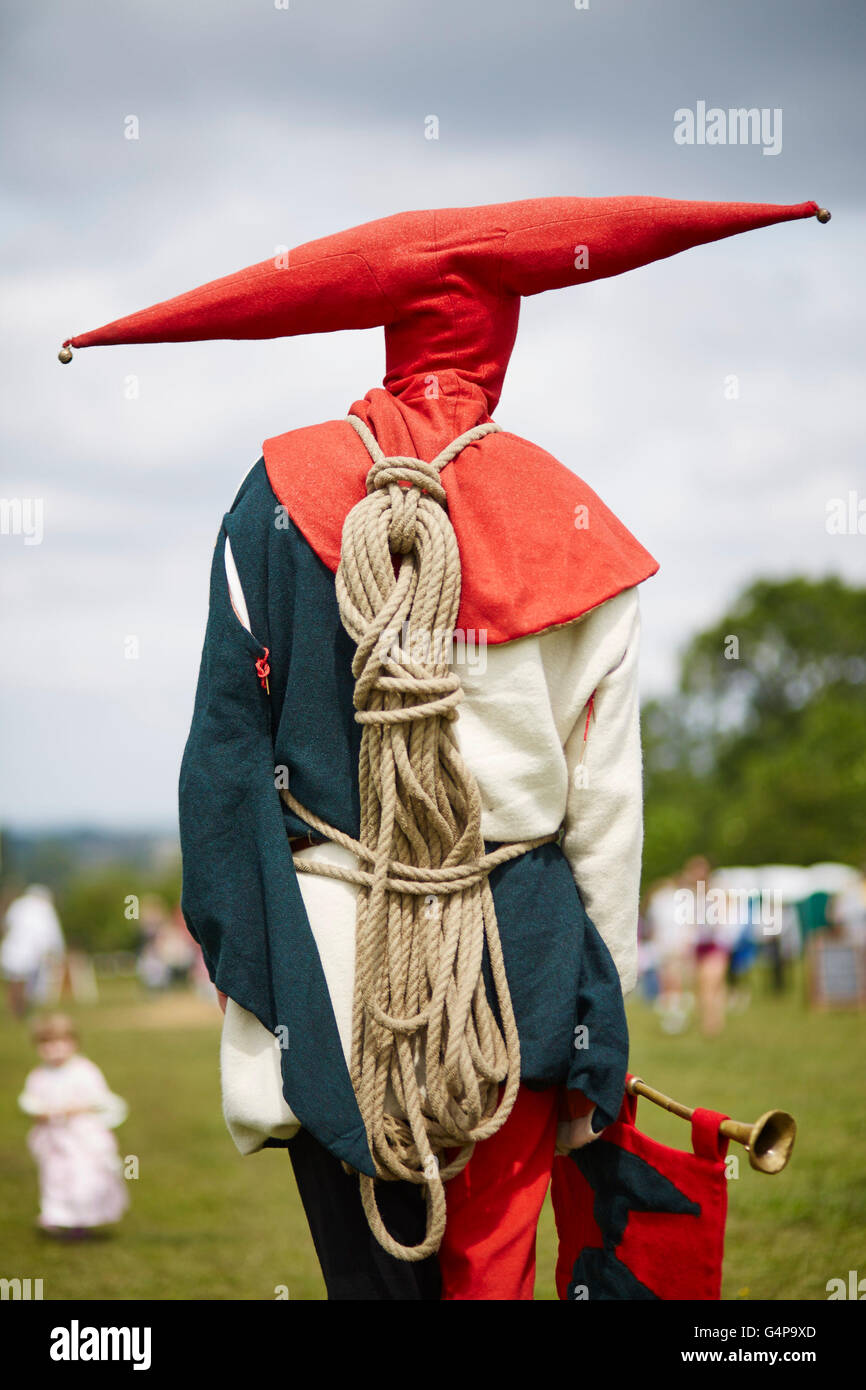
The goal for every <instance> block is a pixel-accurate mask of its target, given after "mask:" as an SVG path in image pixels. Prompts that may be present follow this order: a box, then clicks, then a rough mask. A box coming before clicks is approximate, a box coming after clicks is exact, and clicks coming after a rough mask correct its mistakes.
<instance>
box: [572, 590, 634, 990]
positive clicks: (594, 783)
mask: <svg viewBox="0 0 866 1390" xmlns="http://www.w3.org/2000/svg"><path fill="white" fill-rule="evenodd" d="M602 607H603V608H608V611H609V612H610V611H611V610H610V608H609V606H608V605H603V606H602ZM617 608H618V610H619V611H618V612H617V614H616V617H617V624H616V632H617V634H618V641H617V643H616V646H617V647H618V649H619V654H618V659H617V660H616V661H615V664H614V665H612V666H610V667H609V669H608V670H607V671H606V672H605V674H604V675H603V677H602V678H601V679H600V680H599V682H598V685H597V686H596V687H595V694H594V698H593V711H592V717H591V718H590V721H589V726H588V728H587V713H588V709H587V705H584V707H583V709H582V710H581V711H580V713H579V714H578V716H577V719H576V720H575V723H574V726H573V728H572V730H571V733H570V734H569V736H568V739H567V741H566V744H565V753H566V761H567V764H568V776H569V783H568V795H567V801H566V813H565V821H564V827H565V829H564V836H563V841H562V849H563V852H564V854H565V856H566V858H567V859H568V861H569V864H570V865H571V869H572V873H573V874H574V877H575V881H576V883H577V885H578V887H579V889H580V894H581V898H582V899H583V904H584V907H585V908H586V911H587V913H588V914H589V916H590V918H591V919H592V921H593V923H594V924H595V926H596V928H597V930H598V932H599V934H600V936H601V937H602V939H603V941H604V943H605V945H606V946H607V948H608V950H609V951H610V953H611V955H612V957H613V960H614V963H615V965H616V967H617V970H618V971H619V976H620V981H621V983H622V988H623V993H624V994H627V993H629V991H631V990H632V989H634V986H635V984H636V982H637V919H638V902H639V897H640V871H641V850H642V844H643V787H642V762H641V744H640V710H639V697H638V647H639V640H640V607H639V603H638V595H637V589H636V588H635V589H631V590H629V591H628V592H627V594H625V595H621V596H620V600H619V602H618V604H617ZM596 611H597V612H598V613H599V614H600V613H601V611H602V610H601V609H599V610H596ZM591 616H592V615H591ZM611 635H612V634H608V642H609V641H610V636H611ZM584 736H586V737H585V741H584Z"/></svg>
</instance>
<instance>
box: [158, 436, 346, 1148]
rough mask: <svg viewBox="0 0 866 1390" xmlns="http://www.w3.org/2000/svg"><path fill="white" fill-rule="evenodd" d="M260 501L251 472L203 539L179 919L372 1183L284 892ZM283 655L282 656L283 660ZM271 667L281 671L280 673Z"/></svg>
mask: <svg viewBox="0 0 866 1390" xmlns="http://www.w3.org/2000/svg"><path fill="white" fill-rule="evenodd" d="M273 516H274V512H273V494H272V492H271V490H270V485H269V483H268V481H267V475H266V474H265V472H264V466H263V464H258V465H256V467H255V468H254V469H253V470H252V473H251V474H250V475H249V476H248V478H247V480H246V482H245V483H244V485H243V487H242V488H241V491H240V493H239V494H238V497H237V499H236V501H235V504H234V506H233V508H232V510H231V512H230V513H229V514H228V515H227V516H226V517H225V519H224V521H223V525H222V527H221V529H220V534H219V536H218V538H217V542H216V547H215V550H214V557H213V564H212V569H211V583H210V606H209V615H208V623H207V631H206V635H205V642H204V650H203V653H202V660H201V669H200V673H199V680H198V686H197V690H196V697H195V707H194V712H193V718H192V726H191V728H190V733H189V737H188V740H187V744H186V748H185V751H184V755H183V761H182V765H181V771H180V787H179V809H180V834H181V851H182V855H183V894H182V908H183V913H184V917H185V919H186V922H187V925H188V927H189V929H190V932H191V933H192V935H193V936H194V937H195V938H196V940H197V941H198V942H199V944H200V945H201V948H202V952H203V954H204V959H205V963H206V965H207V968H208V972H209V974H210V977H211V979H212V980H213V982H214V984H215V985H216V987H217V988H218V989H220V990H222V991H223V992H224V993H225V994H227V995H229V997H230V998H232V999H234V1000H235V1001H236V1003H238V1004H240V1005H241V1007H242V1008H244V1009H247V1010H248V1011H249V1012H250V1013H252V1014H254V1015H255V1016H256V1018H258V1019H259V1021H260V1022H261V1023H262V1024H263V1025H264V1026H265V1027H266V1028H268V1029H269V1030H271V1031H274V1030H276V1029H277V1028H281V1029H287V1033H281V1037H288V1046H287V1047H286V1048H285V1049H284V1051H283V1053H282V1070H283V1090H284V1093H285V1096H286V1100H287V1101H288V1103H289V1105H290V1106H291V1108H292V1109H293V1111H294V1113H295V1114H296V1116H297V1117H298V1120H299V1121H300V1123H301V1124H302V1125H303V1126H304V1127H305V1128H309V1129H310V1130H311V1131H312V1132H313V1133H314V1134H315V1135H316V1137H317V1138H318V1139H319V1140H320V1142H322V1143H324V1144H325V1145H326V1147H328V1148H330V1149H331V1150H332V1152H334V1153H336V1154H338V1156H339V1157H341V1158H345V1159H346V1161H347V1162H349V1163H351V1164H352V1166H353V1167H355V1168H358V1169H360V1170H361V1171H364V1172H367V1173H370V1174H371V1175H372V1173H373V1167H372V1161H371V1159H370V1155H369V1149H368V1146H367V1140H366V1135H365V1133H364V1127H363V1123H362V1121H361V1117H360V1113H359V1111H358V1107H357V1103H356V1101H355V1096H354V1092H353V1089H352V1085H351V1081H350V1078H349V1074H348V1070H347V1068H346V1064H345V1059H344V1056H343V1052H342V1048H341V1046H340V1040H339V1034H338V1031H337V1025H336V1021H335V1018H334V1012H333V1008H332V1006H331V1000H330V996H329V993H328V988H327V982H326V980H325V975H324V972H323V969H322V965H321V961H320V959H319V955H318V952H317V950H316V945H315V940H314V937H313V934H312V931H311V929H310V925H309V921H308V919H307V915H306V910H305V908H304V902H303V898H302V897H301V893H300V889H299V887H298V881H297V874H296V872H295V868H294V864H293V861H292V855H291V851H290V848H289V844H288V839H287V834H286V822H285V819H284V816H283V810H282V802H281V799H280V796H279V791H278V790H277V786H276V781H275V768H274V763H275V757H274V742H273V736H272V720H273V712H272V710H273V702H274V701H275V700H278V701H280V700H281V695H282V692H280V691H278V690H275V689H274V686H273V684H272V685H271V692H270V695H269V694H268V693H267V692H266V691H265V689H264V688H263V686H262V683H261V679H260V675H259V672H258V671H257V668H256V663H257V661H259V660H261V659H263V658H265V656H266V649H268V650H271V649H273V647H274V646H275V645H277V644H280V646H281V648H282V649H284V648H285V646H286V645H287V644H289V643H290V642H291V639H292V634H291V630H290V623H289V621H288V619H287V621H286V623H285V625H284V630H282V631H280V632H273V633H272V632H270V631H269V630H268V590H269V584H270V583H271V582H273V580H274V578H275V576H274V573H273V568H274V566H275V565H279V564H284V565H285V564H290V563H291V555H292V551H291V547H290V546H288V545H282V546H279V545H276V546H275V543H274V535H273V532H274V527H273ZM228 535H230V536H231V545H232V552H233V555H234V558H235V561H236V563H237V565H238V570H239V573H240V575H241V580H242V584H243V590H244V596H245V598H246V601H247V606H248V609H249V617H250V626H251V629H252V631H248V630H247V629H246V627H245V626H244V625H243V623H242V622H241V621H240V619H239V618H238V616H237V614H236V613H235V611H234V609H233V607H232V604H231V599H230V596H229V589H228V583H227V579H226V572H225V542H226V537H227V536H228ZM283 655H284V650H283ZM280 664H281V665H282V666H283V667H285V661H283V662H282V663H280Z"/></svg>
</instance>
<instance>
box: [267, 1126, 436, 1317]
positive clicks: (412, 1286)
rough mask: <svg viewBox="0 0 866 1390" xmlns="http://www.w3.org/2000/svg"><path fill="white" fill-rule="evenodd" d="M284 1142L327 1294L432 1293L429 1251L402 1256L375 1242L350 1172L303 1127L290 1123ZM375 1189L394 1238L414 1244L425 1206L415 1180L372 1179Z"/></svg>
mask: <svg viewBox="0 0 866 1390" xmlns="http://www.w3.org/2000/svg"><path fill="white" fill-rule="evenodd" d="M288 1149H289V1157H290V1159H291V1160H292V1169H293V1170H294V1174H295V1181H296V1183H297V1184H298V1191H299V1192H300V1194H301V1201H302V1202H303V1204H304V1211H305V1213H306V1216H307V1221H308V1223H309V1227H310V1233H311V1235H312V1237H313V1244H314V1245H315V1247H316V1254H317V1256H318V1259H319V1264H320V1265H321V1267H322V1275H323V1276H324V1280H325V1285H326V1287H327V1290H328V1298H329V1299H365V1300H373V1299H375V1300H378V1299H427V1300H436V1301H438V1300H439V1298H440V1297H441V1292H442V1281H441V1277H440V1273H439V1263H438V1260H437V1259H436V1256H435V1255H431V1256H430V1257H429V1258H428V1259H426V1260H417V1261H416V1262H415V1263H409V1262H407V1261H406V1260H396V1259H395V1258H394V1256H393V1255H389V1254H388V1253H387V1251H386V1250H383V1249H382V1247H381V1245H380V1244H379V1242H378V1241H377V1240H376V1237H375V1236H374V1235H373V1233H372V1231H371V1230H370V1227H369V1226H368V1225H367V1218H366V1216H365V1215H364V1208H363V1206H362V1204H361V1193H360V1187H359V1183H358V1178H357V1175H356V1174H350V1173H347V1172H346V1171H345V1170H344V1168H343V1165H342V1163H341V1162H340V1160H339V1159H338V1158H334V1156H333V1154H330V1153H329V1152H328V1150H327V1149H325V1148H323V1146H322V1145H321V1144H320V1143H319V1142H318V1140H317V1139H314V1138H313V1136H312V1134H310V1133H309V1131H308V1130H305V1129H300V1130H298V1133H297V1134H296V1135H295V1136H294V1138H293V1139H291V1140H290V1141H289V1145H288ZM376 1197H377V1200H378V1204H379V1210H380V1212H381V1213H382V1218H383V1220H384V1222H385V1226H386V1227H387V1229H388V1230H389V1231H390V1233H391V1235H392V1236H394V1238H395V1240H399V1241H400V1242H401V1244H403V1245H417V1244H418V1243H419V1241H420V1240H421V1239H422V1237H423V1235H424V1224H425V1212H426V1208H425V1204H424V1195H423V1193H422V1190H421V1188H420V1187H418V1186H416V1185H415V1184H413V1183H404V1182H379V1183H377V1184H376Z"/></svg>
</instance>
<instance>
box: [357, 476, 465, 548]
mask: <svg viewBox="0 0 866 1390" xmlns="http://www.w3.org/2000/svg"><path fill="white" fill-rule="evenodd" d="M386 489H387V492H388V503H389V507H390V512H391V517H390V521H389V525H388V548H389V549H390V551H391V553H392V554H393V555H408V554H409V553H410V551H411V550H412V548H413V546H414V545H415V528H416V523H417V519H418V506H419V503H420V501H421V498H422V496H424V495H425V494H426V495H428V496H429V497H431V498H432V499H433V501H434V502H437V503H438V504H439V505H440V506H442V507H444V506H445V503H446V493H445V489H444V487H443V486H442V482H441V480H440V478H439V469H438V467H437V466H436V464H435V463H428V462H427V461H426V460H425V459H416V458H409V457H405V456H403V455H401V454H395V455H392V456H391V457H390V458H388V457H384V456H383V457H382V458H381V459H377V460H376V461H375V463H374V464H373V466H372V468H371V469H370V471H369V473H368V474H367V495H368V496H370V495H371V494H372V493H374V492H384V491H385V490H386Z"/></svg>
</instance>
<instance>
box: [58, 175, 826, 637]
mask: <svg viewBox="0 0 866 1390" xmlns="http://www.w3.org/2000/svg"><path fill="white" fill-rule="evenodd" d="M814 216H817V217H818V219H819V220H820V221H827V220H828V219H829V216H830V214H829V213H828V212H826V211H825V210H824V209H821V208H819V206H818V204H817V203H814V202H807V203H797V204H793V205H791V206H778V205H773V204H762V203H706V202H693V201H683V200H677V199H665V198H646V197H632V198H629V197H619V198H531V199H527V200H524V201H520V202H512V203H498V204H491V205H488V206H481V207H471V208H444V209H433V210H429V211H424V212H405V213H398V214H396V215H394V216H392V217H384V218H381V219H378V220H377V221H374V222H367V223H364V224H363V225H361V226H358V227H353V228H351V229H349V230H348V231H344V232H339V233H337V234H335V235H333V236H327V237H322V238H321V239H319V240H316V241H311V242H307V243H305V244H304V245H302V246H299V247H297V248H295V249H294V250H291V251H289V252H286V253H283V254H278V255H276V256H274V257H273V258H271V259H269V260H266V261H261V262H260V263H259V264H257V265H252V266H249V267H248V268H247V269H245V270H241V271H238V272H236V273H235V274H233V275H227V276H225V277H223V278H222V279H219V280H212V281H211V282H210V283H208V284H206V285H202V286H200V287H199V288H198V289H195V290H190V291H189V292H188V293H186V294H181V295H178V296H177V297H176V298H174V299H168V300H164V301H163V302H162V303H159V304H155V305H153V306H152V307H151V308H149V309H143V310H141V311H140V312H139V313H136V314H131V315H129V316H128V317H126V318H121V319H116V320H115V321H114V322H112V323H109V324H106V325H105V326H104V327H102V328H97V329H94V330H92V331H91V332H89V333H82V334H78V335H76V336H75V337H72V338H68V339H67V340H66V342H65V343H64V345H63V348H62V349H61V353H60V356H61V360H62V361H69V360H70V359H71V355H72V354H71V348H83V347H95V346H104V345H110V344H119V343H157V342H160V343H161V342H190V341H196V340H202V339H211V338H235V339H243V338H278V337H288V336H293V335H297V334H304V333H325V332H333V331H336V330H339V329H347V328H374V327H384V330H385V347H386V375H385V378H384V382H383V385H384V387H385V389H384V390H378V389H377V390H374V391H371V392H370V393H368V395H367V397H365V399H364V400H363V401H359V402H356V403H355V405H354V406H353V407H352V413H354V414H357V415H359V416H360V417H361V418H362V419H364V420H365V421H366V423H367V424H368V425H369V426H370V427H371V429H372V430H373V432H374V434H375V435H376V437H377V439H378V441H379V444H380V446H381V447H382V448H383V449H384V450H385V452H386V453H402V454H415V455H416V456H420V457H427V458H432V457H434V456H435V454H436V453H438V452H439V450H440V449H441V448H443V447H444V445H446V444H447V443H448V442H449V441H450V439H451V438H454V437H456V436H457V435H458V434H461V433H462V432H463V431H464V430H467V429H469V428H471V426H472V425H474V424H479V423H482V422H483V421H484V420H486V419H489V418H490V412H491V411H493V410H494V409H495V407H496V404H497V402H498V400H499V396H500V393H501V390H502V383H503V380H504V377H505V371H506V368H507V366H508V361H509V358H510V356H511V351H512V348H513V346H514V340H515V336H516V333H517V323H518V316H519V311H520V300H521V298H522V297H523V296H527V295H533V294H540V293H542V292H543V291H545V290H553V289H564V288H566V287H567V286H570V285H579V284H584V283H587V282H589V281H591V280H599V279H603V278H605V277H607V276H611V275H620V274H622V273H623V272H624V271H627V270H633V269H635V268H636V267H638V266H642V265H646V264H648V263H649V262H651V261H655V260H661V259H663V258H664V257H667V256H673V255H676V254H677V253H678V252H680V251H685V250H687V249H688V248H690V247H693V246H698V245H702V244H703V243H705V242H710V241H718V240H720V239H722V238H723V237H728V236H734V235H735V234H736V233H738V232H745V231H751V230H753V229H755V228H758V227H766V226H769V225H771V224H773V223H776V222H787V221H793V220H795V219H798V218H806V217H814ZM264 456H265V463H266V466H267V468H268V474H269V477H270V480H271V483H272V486H273V488H274V491H275V493H276V496H277V498H278V500H279V501H280V502H282V503H283V504H284V505H285V506H286V507H287V508H288V510H289V514H290V515H291V516H292V518H293V520H294V521H295V522H296V524H297V525H298V526H299V527H300V529H301V531H302V532H303V534H304V535H305V536H306V538H307V540H308V541H309V542H310V544H311V545H312V546H313V548H314V549H315V550H316V552H317V553H318V554H319V555H320V556H321V558H322V559H323V560H324V561H325V562H326V563H327V564H328V565H329V566H330V567H331V568H332V569H336V565H337V563H338V558H339V549H340V534H341V530H342V525H343V520H344V518H345V515H346V512H347V511H348V509H349V508H350V507H351V506H352V505H353V503H354V502H355V501H357V500H358V499H359V498H360V497H362V496H363V495H364V479H365V476H366V472H367V469H368V467H369V455H368V454H367V452H366V450H365V448H364V446H363V444H362V443H361V441H360V439H359V438H358V436H357V434H356V433H355V431H354V430H353V429H352V428H351V426H349V425H348V424H346V423H345V421H331V422H328V423H327V424H325V425H318V426H313V427H312V428H306V429H300V430H292V431H291V432H290V433H288V434H286V435H281V436H279V437H278V438H276V439H270V440H267V441H266V442H265V445H264ZM442 476H443V483H444V484H445V488H446V492H447V494H448V506H449V513H450V515H451V518H452V521H453V523H454V527H455V530H456V532H457V537H458V541H459V543H460V548H461V554H462V557H463V576H464V577H463V599H462V602H461V610H460V618H459V622H460V625H461V626H463V627H476V628H479V627H480V628H486V629H487V632H488V640H490V641H494V642H495V641H507V640H509V639H511V638H514V637H517V636H522V635H524V634H525V633H529V632H535V631H539V630H540V629H541V628H543V627H547V626H551V625H552V624H554V623H559V622H566V621H570V620H571V619H573V618H575V617H578V616H580V614H581V613H583V612H586V611H588V609H589V608H591V607H594V606H595V605H596V604H597V603H599V602H602V601H603V600H604V599H605V598H608V597H611V596H612V595H613V594H615V593H618V592H619V591H620V590H621V589H623V588H626V587H629V586H630V585H632V584H636V583H639V582H640V581H641V580H643V579H645V578H647V577H648V576H649V575H650V574H653V573H654V572H655V570H656V569H657V568H658V566H657V564H656V562H655V561H654V560H653V558H652V556H650V555H649V554H648V553H647V551H646V550H644V548H643V547H642V546H641V545H640V544H639V543H638V542H637V541H636V540H635V538H634V537H633V536H631V534H630V533H629V532H628V531H627V530H626V528H625V527H624V526H623V525H622V523H621V522H619V521H618V520H617V518H616V517H614V516H613V514H612V513H611V512H609V510H608V509H607V508H606V507H605V506H604V504H603V503H602V502H601V500H600V499H599V498H598V497H597V496H596V494H595V493H593V492H592V491H591V489H589V488H587V486H586V484H584V483H583V482H582V481H581V480H580V479H579V478H578V477H577V476H576V475H575V474H574V473H572V472H571V471H570V470H569V469H567V468H565V467H564V466H563V465H562V464H560V463H558V462H557V461H556V460H555V459H552V458H551V456H550V455H549V454H545V453H544V451H543V450H540V449H538V448H537V446H535V445H532V444H529V443H528V442H527V441H526V440H521V439H519V438H518V437H517V436H515V435H511V434H508V433H507V432H505V431H503V432H501V433H495V434H490V435H487V436H485V437H484V438H483V439H482V440H480V441H479V442H478V443H477V444H474V445H471V446H469V448H468V449H466V450H464V452H463V453H462V454H460V455H459V456H458V458H457V460H456V461H455V462H454V463H453V464H449V465H448V467H447V468H446V469H445V470H443V475H442ZM325 479H327V481H326V482H325ZM323 483H324V486H323ZM581 508H588V513H587V516H588V521H587V524H586V525H585V526H583V527H581V526H578V525H576V524H575V523H574V517H575V516H576V515H578V514H580V515H583V513H580V509H581ZM569 518H571V520H570V521H569ZM551 535H553V536H554V538H555V539H554V541H553V542H551ZM467 556H471V563H470V564H467ZM533 557H534V558H533ZM517 574H519V576H520V583H519V584H517V585H516V575H517Z"/></svg>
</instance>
